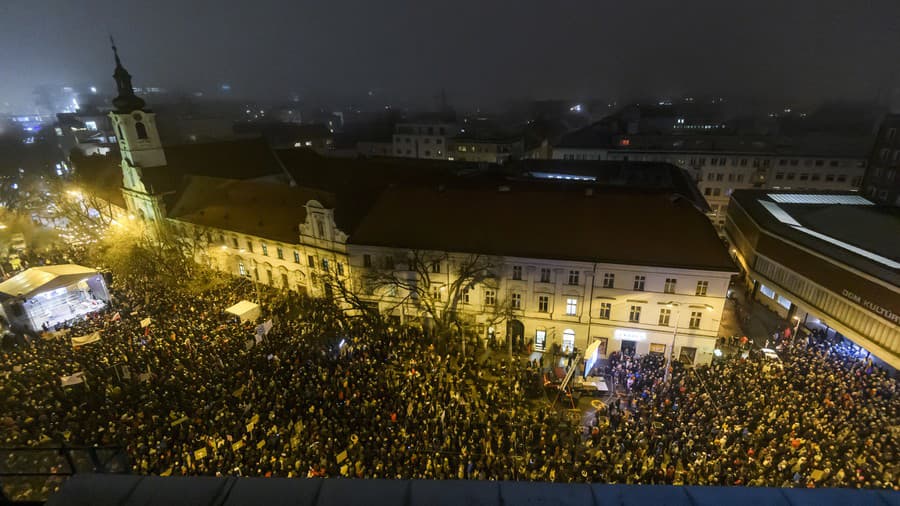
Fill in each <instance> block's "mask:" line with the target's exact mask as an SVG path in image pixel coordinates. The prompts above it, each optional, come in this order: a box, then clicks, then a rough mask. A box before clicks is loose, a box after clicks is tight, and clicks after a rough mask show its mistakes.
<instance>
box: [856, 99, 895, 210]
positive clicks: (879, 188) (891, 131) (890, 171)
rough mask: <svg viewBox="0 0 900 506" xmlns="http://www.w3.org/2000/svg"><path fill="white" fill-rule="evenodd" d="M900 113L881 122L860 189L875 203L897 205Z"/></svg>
mask: <svg viewBox="0 0 900 506" xmlns="http://www.w3.org/2000/svg"><path fill="white" fill-rule="evenodd" d="M898 173H900V114H891V115H889V116H887V117H886V118H885V119H884V121H883V122H882V123H881V128H880V129H879V130H878V136H877V137H876V138H875V145H874V146H873V147H872V154H871V155H870V156H869V166H868V168H867V169H866V174H865V177H864V178H863V183H862V191H863V193H864V194H865V195H866V196H867V197H868V198H870V199H872V200H873V201H875V202H878V203H879V204H889V205H893V206H900V174H898Z"/></svg>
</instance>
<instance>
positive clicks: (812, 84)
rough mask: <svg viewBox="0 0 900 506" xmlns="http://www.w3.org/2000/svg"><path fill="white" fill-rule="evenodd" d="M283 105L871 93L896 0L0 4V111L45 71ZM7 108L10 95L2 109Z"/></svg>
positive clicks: (890, 55)
mask: <svg viewBox="0 0 900 506" xmlns="http://www.w3.org/2000/svg"><path fill="white" fill-rule="evenodd" d="M108 33H112V34H113V35H114V36H115V37H116V40H117V43H118V46H119V49H120V52H121V54H122V57H123V60H124V63H125V65H126V67H127V68H128V69H129V70H130V71H131V73H132V74H133V75H134V76H135V83H136V85H138V86H140V85H157V86H164V87H169V88H184V89H186V90H187V91H192V90H196V89H204V90H211V89H214V87H215V86H216V85H217V84H218V83H222V82H227V83H229V84H231V86H232V89H233V92H234V93H235V94H238V95H242V96H248V97H256V98H260V99H281V97H285V98H286V97H287V96H288V94H289V93H290V92H292V91H297V92H300V94H301V96H304V97H311V96H315V95H316V94H322V93H323V92H325V91H326V90H327V91H328V92H331V93H335V92H336V93H346V94H348V95H350V94H364V93H366V91H367V90H369V89H371V90H375V91H376V92H377V93H378V95H379V96H381V97H384V100H385V101H386V102H387V101H390V100H394V99H397V98H398V97H406V98H410V99H413V100H415V99H417V98H422V99H430V97H433V96H434V95H435V94H436V93H438V91H439V90H440V89H441V88H445V89H446V90H447V92H448V94H449V95H450V97H451V98H454V99H455V100H457V101H470V102H472V103H474V102H476V101H478V102H485V103H486V102H489V101H495V100H497V99H501V98H519V97H531V98H589V97H598V98H613V97H614V98H619V99H625V98H628V97H634V96H639V95H647V94H649V95H653V96H665V95H671V96H678V95H681V94H683V93H690V94H696V95H703V94H723V95H744V96H751V95H752V96H755V97H760V98H769V99H772V98H774V99H782V98H784V99H806V100H820V99H833V98H853V99H873V98H875V97H876V95H877V94H878V93H879V91H881V92H885V91H886V90H887V89H889V88H891V87H894V86H900V64H898V60H897V56H898V54H900V1H897V0H873V1H864V2H851V1H847V0H789V1H786V0H772V1H769V0H766V1H741V2H738V1H723V0H700V1H682V2H675V1H672V0H635V1H621V0H620V1H615V2H612V1H606V0H592V1H566V0H555V1H550V0H515V1H510V0H506V1H502V2H501V1H491V0H456V1H443V2H439V1H422V0H409V1H397V0H380V1H373V0H329V1H304V0H290V1H288V0H285V1H275V0H152V1H131V0H120V1H112V0H78V1H72V0H40V1H34V0H2V1H0V105H2V103H3V102H9V103H11V104H13V105H15V104H23V105H30V104H31V102H32V89H33V87H34V86H35V85H37V84H42V83H57V84H65V83H73V84H76V83H90V84H95V85H97V86H98V87H101V88H103V89H106V90H109V88H111V87H112V78H111V77H110V74H111V73H112V56H111V54H110V50H109V47H108V46H109V44H108V37H107V35H108ZM8 108H9V107H7V109H8Z"/></svg>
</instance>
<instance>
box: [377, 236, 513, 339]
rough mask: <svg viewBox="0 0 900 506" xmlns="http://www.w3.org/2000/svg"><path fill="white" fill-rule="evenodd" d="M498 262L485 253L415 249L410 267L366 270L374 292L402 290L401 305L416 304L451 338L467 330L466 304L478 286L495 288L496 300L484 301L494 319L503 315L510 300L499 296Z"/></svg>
mask: <svg viewBox="0 0 900 506" xmlns="http://www.w3.org/2000/svg"><path fill="white" fill-rule="evenodd" d="M498 266H499V262H498V261H497V259H495V258H494V257H490V256H485V255H449V254H447V253H434V252H428V251H421V250H411V251H409V252H408V254H407V270H405V271H403V270H395V269H393V268H391V266H389V265H386V266H384V268H381V269H379V268H373V269H371V270H370V271H368V272H367V273H366V274H365V276H364V279H363V283H365V284H367V285H368V288H369V290H370V291H372V292H373V293H378V292H381V293H382V294H384V292H389V293H397V294H400V296H401V298H400V300H399V302H397V305H398V306H400V305H403V304H412V305H413V306H415V307H416V308H417V309H418V310H419V312H420V314H421V315H423V316H425V317H426V318H428V320H429V322H430V325H431V331H432V332H433V333H434V335H435V336H436V337H438V338H439V339H443V340H445V341H448V340H449V339H450V338H451V337H452V336H453V335H454V334H455V333H462V332H464V326H465V325H464V322H463V319H462V318H461V316H462V315H461V310H462V309H463V308H462V306H463V305H464V304H466V303H471V301H470V300H469V293H470V291H471V290H472V289H473V288H474V287H476V286H479V285H481V286H484V287H485V288H486V289H487V290H493V293H494V296H493V300H492V302H493V304H487V303H485V304H484V305H485V307H486V308H490V310H491V311H492V314H491V317H492V319H493V318H494V317H495V316H497V317H501V318H502V317H503V314H504V313H505V311H504V310H503V308H504V307H505V306H506V305H507V302H506V300H505V298H504V299H503V300H502V301H501V300H500V299H499V298H498V296H497V295H498V294H497V292H498V287H499V278H498V277H497V274H496V271H497V268H498ZM382 298H383V296H382ZM479 305H480V304H479ZM492 321H493V320H492ZM463 343H464V342H463Z"/></svg>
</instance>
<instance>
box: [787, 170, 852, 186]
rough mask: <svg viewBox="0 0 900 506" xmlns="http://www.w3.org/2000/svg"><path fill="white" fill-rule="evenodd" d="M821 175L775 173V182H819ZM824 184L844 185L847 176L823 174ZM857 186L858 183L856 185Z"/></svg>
mask: <svg viewBox="0 0 900 506" xmlns="http://www.w3.org/2000/svg"><path fill="white" fill-rule="evenodd" d="M822 176H823V174H819V173H817V172H813V173H809V172H801V173H796V172H776V173H775V180H776V181H793V180H794V179H797V180H798V181H819V180H821V179H822ZM824 176H825V182H826V183H833V182H835V181H836V182H838V183H845V182H847V174H824ZM856 186H858V183H857V184H856Z"/></svg>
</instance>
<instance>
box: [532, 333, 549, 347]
mask: <svg viewBox="0 0 900 506" xmlns="http://www.w3.org/2000/svg"><path fill="white" fill-rule="evenodd" d="M546 347H547V331H546V330H544V329H537V330H536V331H535V332H534V349H535V350H537V351H544V349H545V348H546Z"/></svg>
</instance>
